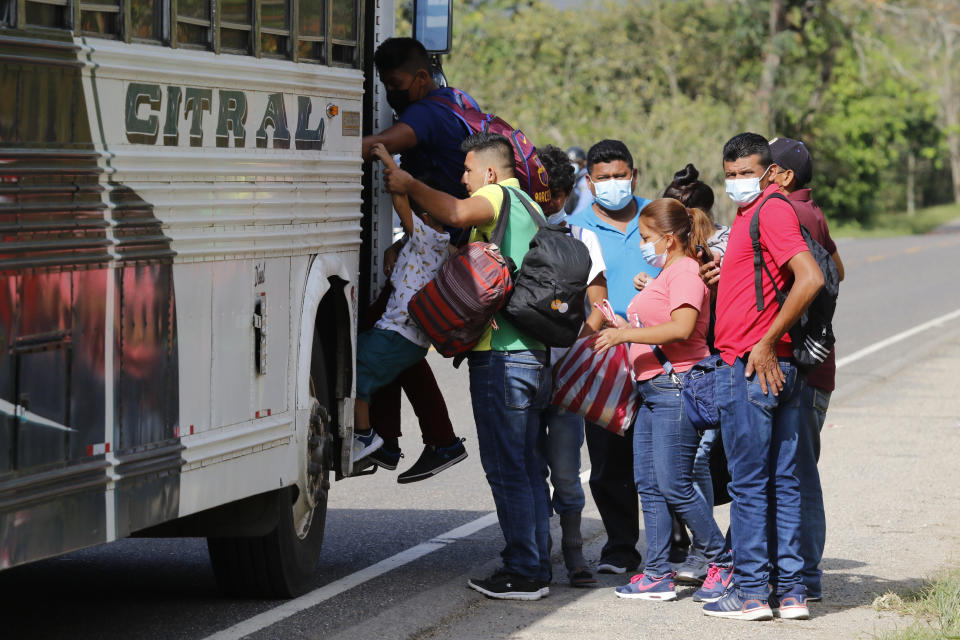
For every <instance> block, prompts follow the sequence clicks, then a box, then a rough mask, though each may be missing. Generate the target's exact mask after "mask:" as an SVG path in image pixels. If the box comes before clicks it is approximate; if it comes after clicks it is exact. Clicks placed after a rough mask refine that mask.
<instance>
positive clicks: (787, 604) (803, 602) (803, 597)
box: [770, 584, 810, 620]
mask: <svg viewBox="0 0 960 640" xmlns="http://www.w3.org/2000/svg"><path fill="white" fill-rule="evenodd" d="M770 608H771V609H772V610H773V612H774V613H775V614H776V615H779V616H780V618H782V619H783V620H806V619H808V618H809V617H810V609H808V608H807V588H806V587H804V586H803V585H802V584H798V585H794V586H793V588H791V589H790V591H787V592H786V593H785V594H783V595H781V596H774V595H771V596H770Z"/></svg>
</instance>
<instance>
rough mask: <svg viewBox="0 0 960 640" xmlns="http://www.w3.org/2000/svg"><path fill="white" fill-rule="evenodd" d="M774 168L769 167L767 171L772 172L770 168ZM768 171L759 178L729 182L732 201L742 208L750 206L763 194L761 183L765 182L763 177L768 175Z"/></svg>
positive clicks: (727, 183) (728, 188) (728, 191)
mask: <svg viewBox="0 0 960 640" xmlns="http://www.w3.org/2000/svg"><path fill="white" fill-rule="evenodd" d="M772 166H773V165H770V166H769V167H767V171H770V167H772ZM767 171H764V172H763V175H762V176H760V177H759V178H738V179H736V180H727V181H726V190H727V195H728V196H730V199H731V200H733V201H734V202H735V203H737V204H738V205H739V206H741V207H742V206H745V205H748V204H750V203H751V202H753V201H754V200H756V199H757V197H758V196H759V195H760V194H761V193H763V189H761V188H760V181H761V180H763V176H765V175H767Z"/></svg>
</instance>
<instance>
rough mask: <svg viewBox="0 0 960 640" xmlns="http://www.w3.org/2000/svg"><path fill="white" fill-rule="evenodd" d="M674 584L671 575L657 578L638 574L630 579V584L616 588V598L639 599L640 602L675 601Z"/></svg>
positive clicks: (667, 574)
mask: <svg viewBox="0 0 960 640" xmlns="http://www.w3.org/2000/svg"><path fill="white" fill-rule="evenodd" d="M675 588H676V584H675V583H674V581H673V573H666V574H664V575H662V576H660V577H659V578H658V577H656V576H648V575H644V574H642V573H641V574H638V575H635V576H633V577H632V578H630V584H625V585H623V586H622V587H617V597H618V598H640V599H641V600H676V599H677V592H676V591H675Z"/></svg>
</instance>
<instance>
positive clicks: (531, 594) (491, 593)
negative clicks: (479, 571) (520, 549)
mask: <svg viewBox="0 0 960 640" xmlns="http://www.w3.org/2000/svg"><path fill="white" fill-rule="evenodd" d="M467 586H469V587H470V588H471V589H473V590H474V591H479V592H480V593H482V594H483V595H485V596H487V597H488V598H495V599H497V600H539V599H540V598H542V597H544V596H546V595H550V587H549V586H546V583H544V582H542V581H540V580H531V579H530V578H524V577H523V576H520V575H517V574H515V573H507V572H505V571H497V572H496V573H494V574H493V575H492V576H490V577H489V578H487V579H486V580H480V579H477V578H470V580H469V581H468V582H467Z"/></svg>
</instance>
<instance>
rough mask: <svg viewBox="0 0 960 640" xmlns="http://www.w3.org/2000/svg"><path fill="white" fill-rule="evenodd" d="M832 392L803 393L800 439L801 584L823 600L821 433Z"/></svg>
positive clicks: (809, 388)
mask: <svg viewBox="0 0 960 640" xmlns="http://www.w3.org/2000/svg"><path fill="white" fill-rule="evenodd" d="M830 394H831V392H830V391H825V390H824V389H820V388H817V387H812V386H810V385H808V384H805V385H804V386H803V390H802V391H801V393H800V410H801V411H802V412H803V414H802V415H803V420H802V421H801V426H800V431H799V434H798V438H797V441H798V442H797V479H798V480H799V481H800V505H801V522H802V526H801V528H800V556H801V557H802V558H803V571H802V572H801V576H800V581H801V582H803V584H804V585H805V586H806V587H807V595H809V596H817V597H820V596H822V594H823V587H822V586H821V584H820V574H821V572H820V567H819V565H820V560H821V559H822V558H823V545H824V542H825V541H826V533H827V523H826V516H825V514H824V510H823V491H822V490H821V488H820V473H819V471H817V461H819V460H820V431H821V430H822V429H823V423H824V421H825V420H826V417H827V407H828V406H829V404H830Z"/></svg>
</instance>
